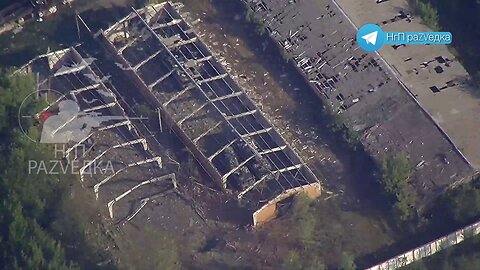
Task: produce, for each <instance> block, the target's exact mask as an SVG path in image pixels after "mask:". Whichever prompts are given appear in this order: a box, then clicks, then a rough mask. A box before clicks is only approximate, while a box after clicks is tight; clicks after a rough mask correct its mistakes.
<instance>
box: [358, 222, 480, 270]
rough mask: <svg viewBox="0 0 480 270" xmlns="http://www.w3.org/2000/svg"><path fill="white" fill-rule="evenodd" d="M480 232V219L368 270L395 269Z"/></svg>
mask: <svg viewBox="0 0 480 270" xmlns="http://www.w3.org/2000/svg"><path fill="white" fill-rule="evenodd" d="M479 233H480V221H477V222H476V223H474V224H472V225H469V226H467V227H464V228H461V229H459V230H457V231H455V232H453V233H451V234H448V235H446V236H443V237H441V238H438V239H436V240H434V241H431V242H429V243H427V244H425V245H423V246H420V247H417V248H414V249H412V250H409V251H407V252H405V253H403V254H400V255H398V256H396V257H394V258H391V259H389V260H387V261H385V262H382V263H380V264H377V265H374V266H372V267H370V268H367V269H366V270H393V269H398V268H400V267H403V266H406V265H408V264H411V263H413V262H415V261H418V260H420V259H422V258H425V257H428V256H431V255H433V254H435V253H437V252H439V251H441V250H444V249H445V248H447V247H451V246H453V245H456V244H458V243H460V242H462V241H464V240H465V239H466V238H468V237H469V236H473V235H477V234H479Z"/></svg>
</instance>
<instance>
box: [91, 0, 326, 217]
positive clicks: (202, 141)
mask: <svg viewBox="0 0 480 270" xmlns="http://www.w3.org/2000/svg"><path fill="white" fill-rule="evenodd" d="M99 37H100V39H102V41H103V43H104V44H105V46H106V48H107V49H108V50H109V51H110V52H111V53H112V55H113V56H114V59H115V61H116V63H115V64H116V65H117V66H118V67H120V68H121V69H122V70H123V72H124V73H125V75H126V76H127V77H128V78H129V79H130V80H131V81H133V82H135V84H136V86H137V89H138V91H140V92H141V93H142V95H143V96H144V97H145V99H146V100H148V102H149V103H150V105H151V106H153V107H155V108H158V111H159V114H160V115H161V118H162V121H164V122H166V123H167V125H168V126H169V127H170V128H171V129H172V130H173V131H174V132H175V133H176V134H177V136H178V137H179V138H180V139H181V140H182V142H183V143H184V144H185V145H186V146H187V148H188V150H189V151H190V152H191V153H192V154H193V156H194V157H195V158H196V160H197V161H198V162H199V164H200V165H201V166H202V167H203V168H204V170H205V171H206V172H207V173H208V174H209V176H210V177H212V179H213V180H214V181H215V182H216V183H217V184H218V186H219V187H221V188H222V189H223V190H224V191H226V192H229V193H232V194H235V196H236V197H237V199H238V200H239V201H240V202H241V204H242V205H245V206H247V207H248V208H250V209H252V210H253V211H254V215H253V223H254V224H255V225H256V224H260V223H263V222H265V221H267V220H269V219H271V218H272V217H273V216H274V212H275V207H276V206H275V205H276V203H277V202H278V201H280V200H283V199H285V198H286V197H289V196H291V195H293V194H295V193H298V192H300V191H306V192H307V193H308V194H309V195H311V196H312V197H315V196H318V195H319V194H320V191H321V187H320V182H319V180H318V179H317V177H316V176H315V175H314V174H313V173H312V171H311V170H310V169H309V168H308V167H307V166H306V165H305V163H304V162H303V161H302V160H301V158H300V157H299V156H298V155H297V154H296V153H295V151H294V150H292V148H291V147H290V145H289V144H288V142H286V141H285V140H284V139H283V138H282V136H281V135H280V134H279V133H278V132H277V131H276V130H275V128H274V127H273V126H272V125H271V124H270V123H269V121H268V120H267V119H266V118H265V117H264V115H263V114H262V112H261V111H259V109H258V108H257V106H256V105H255V104H254V103H253V102H252V100H251V99H250V98H249V97H248V96H247V95H246V94H245V92H244V90H243V89H241V88H240V87H239V86H238V84H237V83H236V82H235V81H234V80H233V79H232V78H231V76H230V75H229V74H228V73H227V71H226V70H225V68H224V67H223V66H222V65H221V64H220V63H219V62H218V61H217V60H216V59H215V56H214V55H213V54H212V53H211V52H210V51H209V49H208V48H207V47H206V46H205V44H204V43H203V42H202V41H201V40H200V38H199V37H198V36H197V35H196V33H195V32H194V31H193V30H192V28H191V27H190V26H189V25H188V23H186V22H185V21H184V20H183V18H182V17H181V16H180V15H179V13H178V11H177V10H176V8H175V6H174V5H173V4H170V3H164V4H159V5H151V6H147V7H145V8H143V9H140V10H134V11H133V12H132V13H131V14H130V15H128V16H127V17H125V18H123V19H122V20H120V21H119V22H117V23H115V24H114V25H113V26H111V27H110V28H108V29H106V30H105V31H103V32H102V33H101V35H100V36H99Z"/></svg>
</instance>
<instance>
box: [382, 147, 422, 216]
mask: <svg viewBox="0 0 480 270" xmlns="http://www.w3.org/2000/svg"><path fill="white" fill-rule="evenodd" d="M411 174H412V168H411V166H410V162H409V160H408V158H407V157H406V155H404V154H398V155H396V156H393V157H387V158H385V159H384V160H383V162H382V167H381V177H380V183H381V185H382V186H383V189H384V190H385V192H386V193H387V194H388V195H389V196H390V197H392V198H393V200H394V208H395V210H396V211H397V213H398V214H399V216H400V218H401V219H402V220H407V219H409V218H411V217H412V215H413V213H414V210H415V203H416V194H415V191H414V190H413V188H412V186H411V185H410V183H409V180H410V176H411Z"/></svg>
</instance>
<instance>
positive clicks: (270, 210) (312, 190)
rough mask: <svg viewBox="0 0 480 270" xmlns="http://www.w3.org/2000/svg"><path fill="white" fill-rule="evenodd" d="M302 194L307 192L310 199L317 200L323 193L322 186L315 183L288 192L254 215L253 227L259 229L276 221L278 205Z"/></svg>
mask: <svg viewBox="0 0 480 270" xmlns="http://www.w3.org/2000/svg"><path fill="white" fill-rule="evenodd" d="M300 192H305V194H307V196H308V197H309V198H311V199H316V198H318V197H319V196H320V195H321V193H322V186H321V185H320V183H313V184H310V185H305V186H300V187H296V188H292V189H289V190H286V191H285V192H284V193H282V194H280V195H278V196H277V197H275V198H274V199H273V200H271V201H269V202H268V203H267V204H265V205H263V206H262V207H261V208H260V209H258V210H257V211H255V213H253V225H254V226H255V227H257V226H260V225H262V224H265V223H267V222H269V221H270V220H272V219H274V218H275V217H276V216H277V203H279V202H281V201H283V200H285V199H287V198H289V197H291V196H294V195H296V194H298V193H300Z"/></svg>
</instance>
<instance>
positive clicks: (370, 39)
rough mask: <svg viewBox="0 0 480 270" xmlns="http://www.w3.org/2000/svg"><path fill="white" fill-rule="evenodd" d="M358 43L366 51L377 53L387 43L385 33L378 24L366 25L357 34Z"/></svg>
mask: <svg viewBox="0 0 480 270" xmlns="http://www.w3.org/2000/svg"><path fill="white" fill-rule="evenodd" d="M357 42H358V46H360V48H362V49H363V50H364V51H367V52H374V51H377V50H379V49H380V48H382V46H383V43H384V42H385V32H383V30H382V28H380V26H378V25H376V24H365V25H364V26H362V27H361V28H360V29H359V30H358V32H357Z"/></svg>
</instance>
